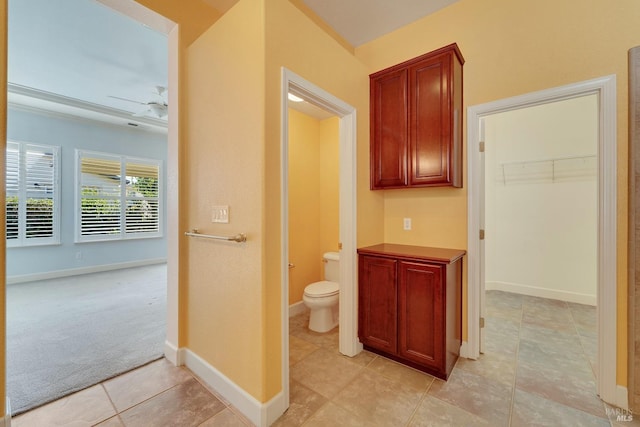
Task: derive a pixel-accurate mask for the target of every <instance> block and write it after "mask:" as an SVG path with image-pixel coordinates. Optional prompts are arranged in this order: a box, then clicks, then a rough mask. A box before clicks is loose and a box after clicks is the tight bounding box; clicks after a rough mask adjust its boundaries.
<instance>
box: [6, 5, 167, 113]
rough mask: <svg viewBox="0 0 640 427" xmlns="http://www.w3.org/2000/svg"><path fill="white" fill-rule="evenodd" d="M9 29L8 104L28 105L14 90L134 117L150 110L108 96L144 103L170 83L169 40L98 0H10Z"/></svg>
mask: <svg viewBox="0 0 640 427" xmlns="http://www.w3.org/2000/svg"><path fill="white" fill-rule="evenodd" d="M8 29H9V41H8V43H9V55H8V80H9V83H10V99H9V101H10V102H17V103H21V104H22V103H25V102H27V101H28V100H27V101H25V96H24V93H22V94H21V96H16V94H15V93H12V90H11V87H12V86H14V85H15V86H17V87H18V88H21V89H25V90H26V91H27V92H28V93H32V94H33V93H36V94H37V93H44V96H45V97H48V98H52V97H54V98H55V96H56V95H58V96H61V97H63V99H64V98H68V99H71V100H73V101H79V102H80V104H82V103H89V104H90V105H98V106H106V107H108V108H111V109H115V110H118V111H122V112H125V114H124V117H128V116H130V114H132V113H139V112H141V111H143V110H145V106H144V105H140V104H136V103H134V102H127V101H123V100H119V99H115V98H111V97H110V96H117V97H121V98H127V99H131V100H134V101H138V102H142V103H144V102H149V101H153V100H158V95H156V94H154V91H155V86H158V85H159V86H164V87H166V86H167V37H166V35H164V34H162V33H159V32H157V31H155V30H152V29H150V28H148V27H145V26H144V25H142V24H140V23H138V22H136V21H134V20H132V19H130V18H128V17H126V16H124V15H122V14H120V13H118V12H115V11H114V10H112V9H110V8H108V7H106V6H104V5H102V4H101V3H98V2H97V1H95V0H64V1H55V2H54V1H51V0H9V28H8ZM25 90H23V91H22V92H25ZM49 100H51V99H49ZM27 103H28V102H27ZM39 107H42V104H41V103H40V104H39ZM120 121H121V122H122V121H125V120H122V119H120ZM131 121H144V119H141V118H137V117H131ZM156 121H159V120H156ZM165 121H166V120H163V121H162V122H165ZM152 122H153V120H152Z"/></svg>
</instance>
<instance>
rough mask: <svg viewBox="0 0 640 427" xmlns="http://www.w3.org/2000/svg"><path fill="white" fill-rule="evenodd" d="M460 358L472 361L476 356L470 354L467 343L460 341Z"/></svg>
mask: <svg viewBox="0 0 640 427" xmlns="http://www.w3.org/2000/svg"><path fill="white" fill-rule="evenodd" d="M460 357H464V358H465V359H473V360H475V359H477V356H475V355H473V354H472V353H471V349H470V348H469V343H468V342H467V341H462V345H461V346H460Z"/></svg>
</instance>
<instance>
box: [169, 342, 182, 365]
mask: <svg viewBox="0 0 640 427" xmlns="http://www.w3.org/2000/svg"><path fill="white" fill-rule="evenodd" d="M164 357H165V358H166V359H167V360H168V361H169V362H171V363H172V364H173V365H174V366H182V365H184V352H182V351H180V350H178V347H176V346H175V345H173V344H172V343H170V342H169V341H165V342H164Z"/></svg>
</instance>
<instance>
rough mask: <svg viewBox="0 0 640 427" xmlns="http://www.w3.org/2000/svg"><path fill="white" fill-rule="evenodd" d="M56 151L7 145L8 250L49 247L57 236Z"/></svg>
mask: <svg viewBox="0 0 640 427" xmlns="http://www.w3.org/2000/svg"><path fill="white" fill-rule="evenodd" d="M58 151H59V148H58V147H52V146H44V145H34V144H25V143H17V142H7V150H6V185H5V189H6V193H7V194H6V215H7V220H6V235H7V244H8V245H9V246H20V245H34V244H53V243H58V242H59V236H58V235H59V233H58V214H57V212H58V206H57V204H58V202H57V200H58V157H59V156H58Z"/></svg>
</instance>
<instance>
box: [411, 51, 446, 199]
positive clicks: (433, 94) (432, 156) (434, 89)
mask: <svg viewBox="0 0 640 427" xmlns="http://www.w3.org/2000/svg"><path fill="white" fill-rule="evenodd" d="M450 74H451V64H450V58H449V55H441V56H437V57H435V58H431V59H427V60H425V61H423V62H421V63H419V64H418V65H416V66H414V67H411V68H410V69H409V76H410V77H409V78H410V84H409V87H411V88H412V89H411V93H410V95H411V108H410V118H409V123H410V126H409V129H410V130H409V151H410V153H411V154H410V159H411V161H410V165H409V166H410V174H409V177H410V178H409V185H413V186H415V185H433V184H445V185H446V184H448V183H449V181H450V172H451V165H450V163H451V143H450V141H451V123H450V122H451V114H450V112H449V99H450V97H449V90H450V88H449V87H450V83H449V82H450V80H451V79H450V77H449V76H450Z"/></svg>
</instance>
